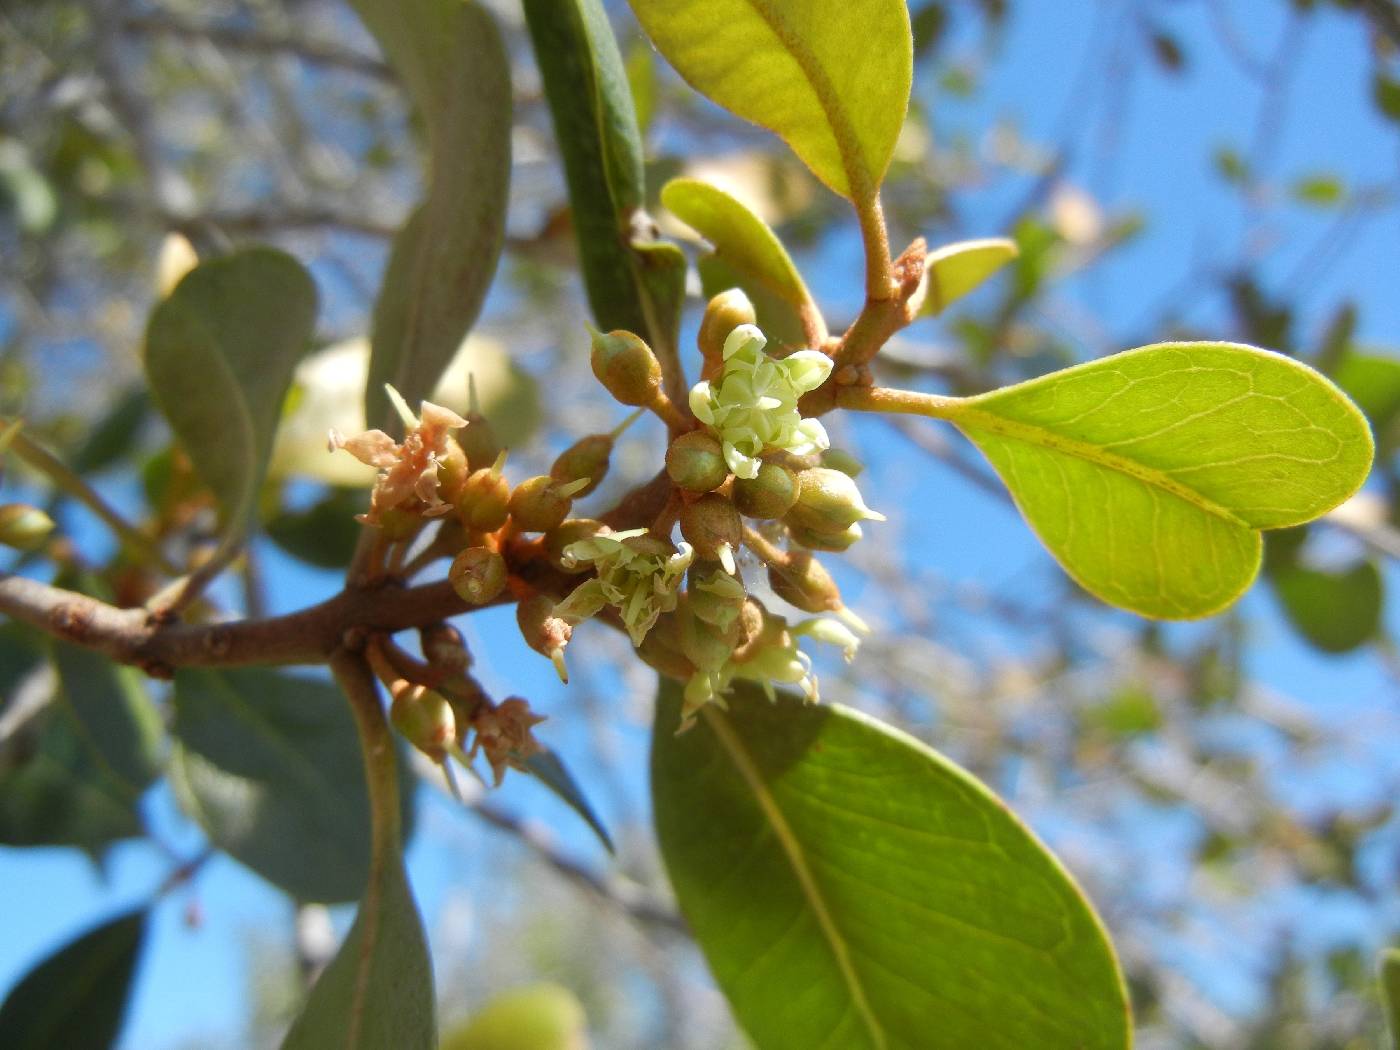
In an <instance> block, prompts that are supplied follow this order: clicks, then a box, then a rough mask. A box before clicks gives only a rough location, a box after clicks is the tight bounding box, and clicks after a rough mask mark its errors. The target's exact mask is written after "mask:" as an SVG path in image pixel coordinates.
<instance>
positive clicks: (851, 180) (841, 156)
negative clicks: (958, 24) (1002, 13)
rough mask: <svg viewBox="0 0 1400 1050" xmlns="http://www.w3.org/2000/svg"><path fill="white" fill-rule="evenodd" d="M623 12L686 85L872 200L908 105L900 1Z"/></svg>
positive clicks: (821, 174) (743, 3)
mask: <svg viewBox="0 0 1400 1050" xmlns="http://www.w3.org/2000/svg"><path fill="white" fill-rule="evenodd" d="M632 9H633V11H635V12H636V14H637V20H638V21H640V22H641V23H642V27H643V28H644V29H645V30H646V31H647V35H649V36H650V37H651V39H652V42H653V43H655V44H656V47H657V49H658V50H659V51H660V52H661V53H662V54H663V55H665V56H666V59H667V60H668V61H669V62H670V63H671V65H673V66H675V68H676V71H677V72H679V73H680V75H681V76H682V77H684V78H685V79H686V81H687V82H688V83H689V84H690V86H691V87H693V88H695V90H697V91H699V92H700V93H701V94H703V95H706V96H708V97H709V98H711V99H712V100H714V101H715V102H717V103H719V104H720V105H721V106H723V107H724V108H725V109H728V110H730V111H731V112H733V113H735V114H737V115H738V116H740V117H743V118H744V119H745V120H749V121H752V122H753V123H755V124H759V125H761V126H763V127H765V128H768V129H769V130H770V131H773V132H775V133H776V134H778V135H779V136H781V137H782V138H783V139H784V140H786V141H787V144H788V145H789V146H791V147H792V149H793V152H795V153H796V154H797V155H798V156H799V157H800V158H801V159H802V161H803V163H805V164H806V165H807V166H808V167H809V168H811V169H812V171H813V172H814V173H815V174H816V176H817V178H819V179H821V180H822V182H824V183H826V184H827V185H828V186H829V187H831V189H833V190H834V191H835V192H837V193H839V194H841V196H843V197H847V198H849V199H851V200H852V201H856V202H858V203H859V202H863V201H870V200H873V199H874V197H875V194H876V193H877V192H878V190H879V188H880V182H881V180H882V179H884V177H885V169H886V168H887V167H888V166H889V163H890V157H891V156H892V155H893V154H894V146H895V141H896V139H898V138H899V132H900V129H901V128H902V127H903V125H904V114H905V111H906V109H907V108H908V105H909V86H910V80H911V76H912V74H913V62H914V57H913V46H914V45H913V36H912V34H911V32H910V28H909V12H908V10H907V8H906V7H905V4H904V0H865V2H863V3H851V2H849V0H632Z"/></svg>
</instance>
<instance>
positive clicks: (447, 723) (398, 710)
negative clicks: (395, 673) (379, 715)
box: [389, 682, 457, 763]
mask: <svg viewBox="0 0 1400 1050" xmlns="http://www.w3.org/2000/svg"><path fill="white" fill-rule="evenodd" d="M393 693H394V703H393V705H392V706H391V707H390V708H389V720H390V721H391V722H393V724H394V728H395V729H397V730H398V731H399V733H400V734H401V735H402V736H403V738H404V739H405V740H407V741H408V742H409V743H410V744H412V745H413V746H414V747H416V748H417V749H418V750H419V751H421V752H423V754H425V755H427V756H428V757H429V758H430V759H432V760H433V761H434V762H438V763H442V762H444V761H446V759H447V749H448V748H449V747H452V746H453V745H455V744H456V743H457V717H456V714H455V713H454V712H453V710H452V705H451V704H449V703H448V702H447V699H446V697H444V696H443V695H442V694H441V693H435V692H433V691H432V690H431V689H427V688H425V687H423V686H421V685H411V684H409V683H408V682H399V683H397V685H396V686H395V688H394V690H393Z"/></svg>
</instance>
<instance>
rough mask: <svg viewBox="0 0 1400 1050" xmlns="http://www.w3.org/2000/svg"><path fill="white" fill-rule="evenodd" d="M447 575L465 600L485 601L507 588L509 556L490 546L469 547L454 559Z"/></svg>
mask: <svg viewBox="0 0 1400 1050" xmlns="http://www.w3.org/2000/svg"><path fill="white" fill-rule="evenodd" d="M447 578H448V579H449V580H450V581H452V589H453V590H454V591H456V592H457V595H458V597H460V598H461V599H462V601H464V602H469V603H470V604H472V605H485V604H486V603H487V602H489V601H491V600H492V599H494V598H495V597H496V596H497V595H499V594H500V593H501V591H503V590H505V587H506V563H505V559H503V558H502V557H501V556H500V555H499V554H497V553H496V552H495V551H493V550H491V548H489V547H468V548H467V549H466V550H464V551H462V553H461V554H459V555H457V557H456V558H454V559H453V560H452V567H451V568H450V569H448V570H447Z"/></svg>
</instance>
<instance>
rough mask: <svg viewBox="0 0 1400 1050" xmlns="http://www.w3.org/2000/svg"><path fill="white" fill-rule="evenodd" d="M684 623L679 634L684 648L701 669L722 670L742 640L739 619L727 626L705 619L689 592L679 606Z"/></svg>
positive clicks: (678, 616)
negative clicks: (693, 604) (690, 599)
mask: <svg viewBox="0 0 1400 1050" xmlns="http://www.w3.org/2000/svg"><path fill="white" fill-rule="evenodd" d="M676 616H677V622H678V623H679V625H680V630H679V632H678V633H679V638H680V643H681V652H682V653H683V654H684V656H685V658H686V659H687V660H689V661H690V662H691V663H692V664H693V665H694V666H695V667H696V669H697V670H701V671H718V670H719V669H720V668H721V667H723V666H724V665H725V663H726V662H728V660H729V658H730V657H731V656H733V655H734V647H735V645H736V644H737V643H738V641H739V619H738V617H737V616H735V617H733V618H732V619H731V620H730V623H729V625H728V626H727V627H720V626H717V625H716V624H713V623H710V622H709V621H707V620H705V619H702V618H701V617H700V616H697V615H696V614H695V610H694V609H693V608H691V606H690V601H689V595H687V596H686V600H684V601H682V602H681V605H680V607H679V608H678V609H677V610H676Z"/></svg>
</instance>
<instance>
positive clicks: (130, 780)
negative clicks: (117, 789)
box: [51, 641, 162, 794]
mask: <svg viewBox="0 0 1400 1050" xmlns="http://www.w3.org/2000/svg"><path fill="white" fill-rule="evenodd" d="M51 650H52V653H53V662H54V669H55V670H56V671H57V672H58V684H59V688H58V700H59V701H60V702H61V703H63V704H64V705H66V707H67V709H68V712H69V713H70V714H71V715H72V716H73V719H74V722H75V724H76V726H77V728H78V731H79V732H80V733H81V734H82V737H83V740H84V742H85V743H86V744H87V746H88V748H89V751H90V753H91V754H92V756H93V758H94V759H95V760H96V762H97V763H98V764H99V765H100V766H101V767H102V768H103V769H104V770H105V771H107V772H109V773H111V774H112V775H113V776H114V777H115V778H116V779H117V780H120V781H121V782H123V783H125V784H127V785H129V786H130V787H131V788H132V790H133V791H135V792H136V793H137V794H139V793H140V792H141V791H143V790H144V789H145V788H146V787H147V786H149V785H150V783H151V781H153V780H154V779H155V778H156V774H157V773H158V772H159V770H160V765H161V755H160V748H161V736H162V729H161V723H160V713H159V712H158V711H157V710H156V709H155V705H154V704H152V703H151V698H150V697H149V696H148V695H147V694H146V690H145V687H144V685H143V684H142V679H141V675H140V674H139V672H137V671H136V670H135V669H134V668H131V667H123V666H120V665H118V664H114V663H113V662H112V661H111V660H109V659H108V658H107V657H106V656H104V655H103V654H101V653H99V652H97V651H96V650H94V649H84V648H82V647H81V646H77V645H69V644H68V643H66V642H58V641H55V642H53V643H52V644H51Z"/></svg>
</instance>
